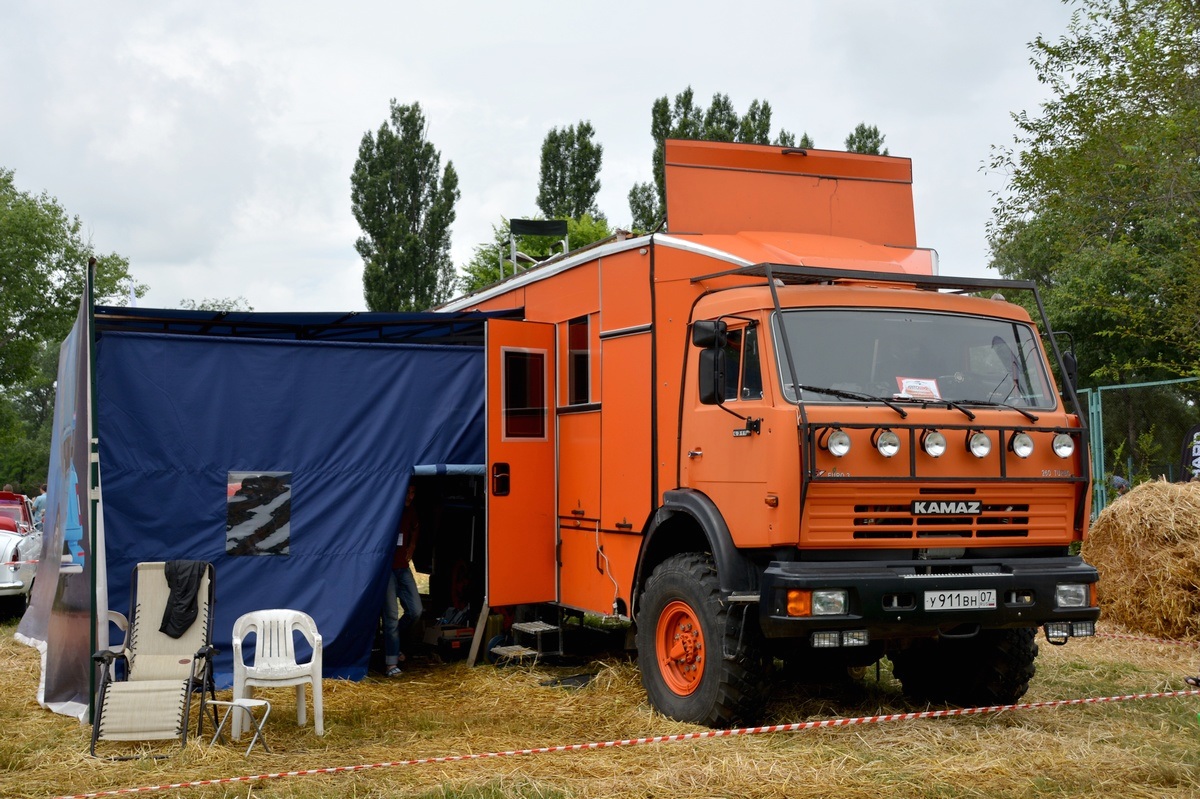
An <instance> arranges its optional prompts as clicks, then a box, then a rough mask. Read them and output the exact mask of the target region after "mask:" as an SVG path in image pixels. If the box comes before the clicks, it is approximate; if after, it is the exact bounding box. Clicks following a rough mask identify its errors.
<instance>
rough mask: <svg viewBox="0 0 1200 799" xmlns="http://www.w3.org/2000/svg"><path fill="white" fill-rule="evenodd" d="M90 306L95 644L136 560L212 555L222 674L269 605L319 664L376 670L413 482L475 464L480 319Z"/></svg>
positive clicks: (228, 675) (350, 672) (121, 601)
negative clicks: (398, 534) (303, 628)
mask: <svg viewBox="0 0 1200 799" xmlns="http://www.w3.org/2000/svg"><path fill="white" fill-rule="evenodd" d="M94 319H95V327H94V364H95V366H94V386H95V389H94V390H95V401H94V408H95V411H94V413H95V419H94V420H93V430H94V435H95V436H96V439H97V440H98V461H99V479H100V491H99V497H100V502H99V509H100V510H99V513H100V514H101V516H102V519H101V520H100V521H98V522H97V524H96V528H97V531H96V532H94V533H93V535H92V538H93V541H94V542H95V544H94V546H93V548H92V550H89V552H90V556H91V557H94V559H95V563H96V564H97V565H98V567H99V569H100V571H101V572H102V573H99V574H97V575H96V579H95V584H96V586H97V592H98V593H103V594H106V596H100V597H98V598H97V602H96V604H95V605H94V607H93V612H94V613H96V614H97V616H96V619H97V621H96V623H97V626H98V628H99V629H100V631H101V632H100V635H98V636H97V637H98V638H100V639H101V640H99V641H98V643H99V645H100V646H104V645H105V641H104V640H103V637H104V635H103V630H104V623H103V613H104V610H105V609H106V608H112V609H114V610H119V611H123V612H124V611H126V610H127V609H128V606H129V579H130V574H131V572H132V570H133V567H134V565H135V564H137V563H139V562H142V561H157V560H164V561H165V560H177V559H179V560H206V561H211V562H213V563H214V564H215V566H216V575H217V576H216V605H215V618H214V626H213V643H214V644H215V645H216V647H217V648H218V650H219V651H220V654H219V655H218V658H217V661H216V663H217V666H216V676H217V683H218V685H219V686H228V685H229V684H231V682H232V660H231V646H230V639H231V633H232V628H233V623H234V620H235V619H236V618H237V617H238V616H240V615H242V614H243V613H246V612H248V611H251V610H257V609H261V608H281V607H287V608H295V609H298V610H303V611H305V612H306V613H308V614H309V615H311V616H312V617H313V618H314V619H315V620H316V622H317V625H318V627H319V629H320V630H321V633H322V637H323V640H324V667H325V676H327V677H346V678H350V679H359V678H362V677H363V676H365V674H366V670H367V664H368V659H369V657H370V653H371V645H372V641H373V639H374V635H375V631H376V625H377V622H378V618H379V609H380V606H381V603H382V598H383V593H384V588H385V581H386V577H387V570H388V568H389V566H390V559H391V553H392V550H393V548H394V543H395V531H396V527H397V524H398V522H399V517H400V512H401V507H402V505H403V498H404V495H405V489H406V487H407V484H408V481H409V479H410V478H411V476H412V475H413V474H414V472H415V471H430V470H432V471H433V472H434V473H436V472H438V471H445V468H446V465H447V464H450V465H453V468H456V469H457V468H463V467H464V466H465V467H466V468H474V467H475V465H478V464H482V463H483V462H484V448H485V443H484V438H485V420H484V381H485V375H484V369H485V364H484V358H483V346H482V345H483V336H484V325H485V320H486V319H487V316H486V315H484V314H479V313H460V314H442V313H425V314H376V313H353V314H322V313H292V314H278V313H276V314H255V313H249V312H245V313H243V312H236V313H214V312H208V311H182V310H180V311H169V310H167V311H164V310H156V309H128V308H96V309H95V313H94ZM418 467H419V469H418ZM247 509H249V510H247ZM247 530H249V531H250V532H251V534H250V535H247V534H246V532H247ZM51 538H53V536H51ZM83 573H84V574H85V575H86V574H87V573H88V568H87V566H86V565H85V566H84V569H83ZM78 645H79V646H81V647H87V646H89V645H90V642H79V644H78Z"/></svg>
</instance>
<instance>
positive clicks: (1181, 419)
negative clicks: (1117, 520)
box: [1079, 377, 1200, 513]
mask: <svg viewBox="0 0 1200 799" xmlns="http://www.w3.org/2000/svg"><path fill="white" fill-rule="evenodd" d="M1079 399H1080V402H1081V404H1082V405H1083V411H1084V413H1085V414H1086V415H1087V417H1086V418H1087V424H1088V427H1089V428H1090V435H1091V444H1090V448H1091V456H1092V481H1093V489H1092V503H1093V511H1094V512H1095V513H1099V512H1100V511H1101V510H1103V509H1104V508H1105V506H1107V505H1108V503H1109V502H1111V501H1112V500H1113V499H1115V498H1116V496H1117V491H1116V490H1115V485H1114V481H1113V478H1114V477H1120V478H1122V479H1124V480H1127V481H1129V483H1130V484H1131V485H1137V484H1138V483H1142V482H1145V481H1146V480H1158V479H1160V478H1161V479H1165V480H1168V481H1170V482H1178V481H1183V480H1189V479H1191V477H1192V472H1191V471H1190V470H1189V469H1187V468H1186V464H1185V461H1184V450H1185V448H1186V449H1187V451H1188V452H1189V453H1190V452H1191V441H1192V432H1193V428H1195V427H1196V426H1197V425H1200V378H1198V377H1189V378H1181V379H1178V380H1159V381H1154V382H1148V383H1134V384H1129V385H1110V386H1100V387H1098V388H1090V389H1082V390H1081V391H1080V392H1079ZM1185 442H1186V447H1185ZM1187 460H1188V462H1189V463H1190V461H1191V457H1190V455H1189V457H1188V459H1187Z"/></svg>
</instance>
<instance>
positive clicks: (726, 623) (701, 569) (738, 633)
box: [637, 553, 765, 727]
mask: <svg viewBox="0 0 1200 799" xmlns="http://www.w3.org/2000/svg"><path fill="white" fill-rule="evenodd" d="M743 628H745V629H743ZM739 644H740V649H739ZM637 649H638V667H639V668H640V670H641V673H642V684H643V685H644V686H645V687H646V693H647V694H648V695H649V697H650V703H651V704H652V705H653V706H654V707H655V708H656V709H658V710H659V711H660V712H662V713H663V714H665V715H667V716H670V717H671V718H673V719H676V720H678V721H686V722H692V723H695V724H705V725H707V726H710V727H722V726H729V725H732V724H734V723H736V722H739V721H746V720H749V719H751V718H753V717H754V716H755V715H757V714H758V713H759V712H760V710H761V708H762V702H763V697H764V691H765V686H764V683H765V680H764V669H763V660H762V655H761V650H760V647H759V646H758V628H757V626H756V620H755V618H754V616H753V609H752V608H746V607H740V608H739V609H738V610H736V611H733V610H731V609H730V607H729V606H728V605H726V604H725V603H723V602H721V594H720V586H719V583H718V581H717V571H716V567H715V566H714V565H713V562H712V558H710V557H709V556H707V555H702V554H699V553H685V554H682V555H675V556H674V557H672V558H669V559H668V560H666V561H664V562H663V563H661V564H659V566H658V568H656V569H655V570H654V573H653V574H652V575H651V576H650V579H649V580H648V581H647V582H646V589H645V591H644V592H643V594H642V600H641V607H640V609H639V610H638V626H637ZM726 653H729V656H726Z"/></svg>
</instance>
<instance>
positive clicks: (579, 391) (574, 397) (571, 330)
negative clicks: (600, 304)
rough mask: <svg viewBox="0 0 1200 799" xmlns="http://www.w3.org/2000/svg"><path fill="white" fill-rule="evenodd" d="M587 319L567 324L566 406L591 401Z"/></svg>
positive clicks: (573, 320) (574, 320)
mask: <svg viewBox="0 0 1200 799" xmlns="http://www.w3.org/2000/svg"><path fill="white" fill-rule="evenodd" d="M589 343H590V340H589V337H588V318H587V317H586V316H580V317H576V318H575V319H572V320H570V321H569V322H567V404H568V405H586V404H588V402H590V401H591V391H590V380H589V378H590V377H591V362H590V361H591V359H590V358H589V357H588V356H589V352H588V345H589Z"/></svg>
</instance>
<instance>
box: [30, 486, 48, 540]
mask: <svg viewBox="0 0 1200 799" xmlns="http://www.w3.org/2000/svg"><path fill="white" fill-rule="evenodd" d="M45 516H46V484H45V483H42V487H41V488H39V489H38V495H37V496H36V497H34V498H33V526H34V527H36V528H37V529H39V530H40V529H42V519H44V518H45Z"/></svg>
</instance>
